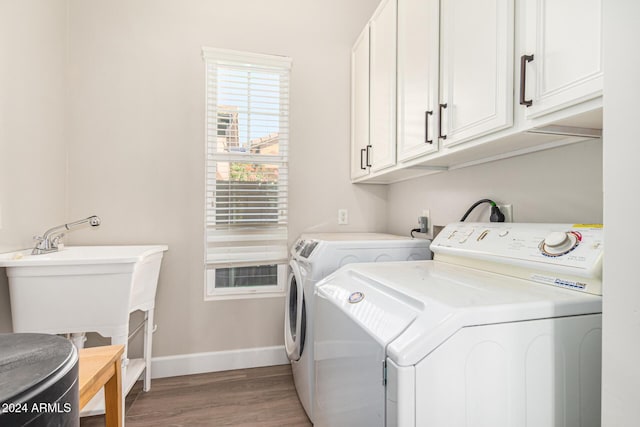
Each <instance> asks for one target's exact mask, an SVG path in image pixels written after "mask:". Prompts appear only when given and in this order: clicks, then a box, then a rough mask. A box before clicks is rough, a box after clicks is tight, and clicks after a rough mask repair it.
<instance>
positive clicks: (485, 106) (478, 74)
mask: <svg viewBox="0 0 640 427" xmlns="http://www.w3.org/2000/svg"><path fill="white" fill-rule="evenodd" d="M440 7H441V10H440V107H439V109H440V111H441V114H442V117H441V122H442V125H441V127H442V129H441V131H440V132H441V139H442V143H443V145H444V146H445V147H450V146H453V145H456V144H458V143H461V142H464V141H468V140H470V139H473V138H476V137H479V136H482V135H486V134H489V133H492V132H496V131H498V130H500V129H504V128H507V127H510V126H511V125H512V124H513V66H514V57H513V44H514V2H513V0H441V2H440ZM434 114H435V113H434Z"/></svg>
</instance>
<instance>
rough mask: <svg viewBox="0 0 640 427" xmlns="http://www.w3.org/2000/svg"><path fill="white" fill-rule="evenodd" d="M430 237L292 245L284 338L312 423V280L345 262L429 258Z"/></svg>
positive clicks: (313, 240) (366, 236) (303, 239)
mask: <svg viewBox="0 0 640 427" xmlns="http://www.w3.org/2000/svg"><path fill="white" fill-rule="evenodd" d="M430 243H431V242H430V241H429V240H424V239H411V238H408V237H401V236H393V235H390V234H379V233H318V234H303V235H302V236H300V238H299V239H298V240H297V241H296V243H295V244H294V245H293V248H292V249H291V260H290V263H289V280H288V283H287V289H286V305H285V307H286V308H285V325H284V341H285V348H286V351H287V356H288V357H289V360H291V367H292V371H293V379H294V382H295V386H296V390H297V392H298V397H299V398H300V402H301V403H302V406H303V407H304V409H305V411H306V412H307V415H308V416H309V419H310V420H312V421H313V389H314V373H313V324H314V319H313V316H312V313H313V296H314V288H315V285H316V283H317V282H318V281H319V280H320V279H323V278H325V277H326V276H328V275H329V274H331V273H333V272H334V271H335V270H337V269H338V268H340V267H342V266H343V265H346V264H351V263H359V262H382V261H412V260H426V259H431V252H430V251H429V244H430Z"/></svg>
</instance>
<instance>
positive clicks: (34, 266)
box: [0, 245, 168, 342]
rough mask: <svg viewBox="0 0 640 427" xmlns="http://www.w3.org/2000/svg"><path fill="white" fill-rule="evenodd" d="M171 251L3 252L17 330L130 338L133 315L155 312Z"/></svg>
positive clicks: (124, 248)
mask: <svg viewBox="0 0 640 427" xmlns="http://www.w3.org/2000/svg"><path fill="white" fill-rule="evenodd" d="M167 249H168V247H167V246H164V245H154V246H71V247H64V248H63V249H61V250H59V251H57V252H51V253H48V254H43V255H31V250H26V251H19V252H11V253H6V254H0V267H6V269H7V276H8V278H9V292H10V296H11V314H12V318H13V329H14V332H43V333H51V334H62V333H71V332H98V333H99V334H101V335H102V336H105V337H112V340H113V341H117V342H121V341H122V339H123V338H124V339H126V337H127V335H128V324H129V313H131V312H133V311H136V310H142V311H148V310H150V309H153V308H154V305H155V294H156V287H157V284H158V274H159V272H160V263H161V261H162V255H163V253H164V251H166V250H167ZM114 338H115V339H114Z"/></svg>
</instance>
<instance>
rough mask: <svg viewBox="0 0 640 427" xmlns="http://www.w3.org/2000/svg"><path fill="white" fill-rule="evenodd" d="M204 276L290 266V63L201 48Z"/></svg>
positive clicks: (248, 54) (284, 59)
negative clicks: (204, 124) (203, 79)
mask: <svg viewBox="0 0 640 427" xmlns="http://www.w3.org/2000/svg"><path fill="white" fill-rule="evenodd" d="M202 53H203V57H204V60H205V64H206V100H207V107H206V112H207V129H206V134H207V138H206V140H207V166H206V169H207V170H206V173H207V180H206V212H205V225H206V264H207V268H210V269H219V268H230V267H248V266H256V265H271V264H281V263H285V262H286V261H287V255H288V254H287V194H288V193H287V181H288V168H287V150H288V143H289V74H290V68H291V60H290V59H289V58H285V57H279V56H271V55H260V54H253V53H245V52H236V51H230V50H223V49H211V48H203V50H202Z"/></svg>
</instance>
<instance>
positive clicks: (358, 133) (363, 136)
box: [351, 25, 371, 179]
mask: <svg viewBox="0 0 640 427" xmlns="http://www.w3.org/2000/svg"><path fill="white" fill-rule="evenodd" d="M370 150H371V147H370V146H369V26H368V25H367V26H366V27H365V28H364V30H363V31H362V33H361V34H360V36H359V37H358V40H356V43H355V45H354V46H353V49H352V50H351V179H356V178H359V177H361V176H364V175H367V174H368V173H369V167H368V164H367V162H368V161H370V155H371V152H370Z"/></svg>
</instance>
